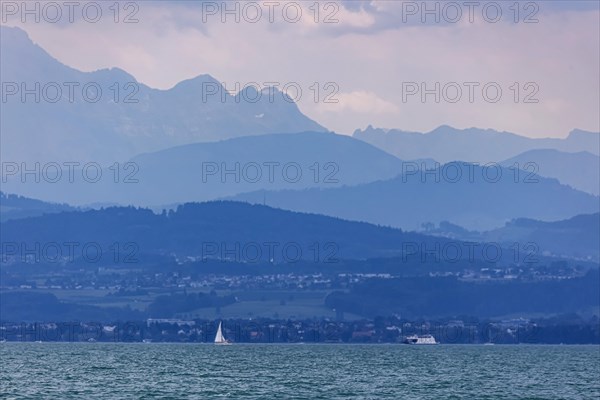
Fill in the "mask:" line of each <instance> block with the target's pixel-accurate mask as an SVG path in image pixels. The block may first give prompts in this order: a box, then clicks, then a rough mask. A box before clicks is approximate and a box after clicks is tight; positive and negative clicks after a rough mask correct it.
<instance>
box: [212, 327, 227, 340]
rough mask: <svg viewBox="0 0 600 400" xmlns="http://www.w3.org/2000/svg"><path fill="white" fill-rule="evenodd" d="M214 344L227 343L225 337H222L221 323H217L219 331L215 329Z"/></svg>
mask: <svg viewBox="0 0 600 400" xmlns="http://www.w3.org/2000/svg"><path fill="white" fill-rule="evenodd" d="M215 343H227V340H225V337H224V336H223V331H222V330H221V322H219V329H217V334H216V335H215Z"/></svg>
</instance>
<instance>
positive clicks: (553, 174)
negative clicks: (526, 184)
mask: <svg viewBox="0 0 600 400" xmlns="http://www.w3.org/2000/svg"><path fill="white" fill-rule="evenodd" d="M592 151H593V149H592ZM501 165H504V166H506V167H518V168H521V169H525V170H527V171H531V172H536V173H537V174H538V175H541V176H545V177H549V178H556V179H558V180H559V181H560V182H561V183H564V184H565V185H569V186H571V187H573V188H575V189H578V190H581V191H584V192H587V193H591V194H594V195H596V196H598V195H600V157H599V156H597V155H595V154H592V153H589V152H587V151H581V152H578V153H565V152H562V151H558V150H548V149H539V150H530V151H526V152H525V153H522V154H519V155H518V156H516V157H513V158H510V159H508V160H506V161H503V162H502V163H501Z"/></svg>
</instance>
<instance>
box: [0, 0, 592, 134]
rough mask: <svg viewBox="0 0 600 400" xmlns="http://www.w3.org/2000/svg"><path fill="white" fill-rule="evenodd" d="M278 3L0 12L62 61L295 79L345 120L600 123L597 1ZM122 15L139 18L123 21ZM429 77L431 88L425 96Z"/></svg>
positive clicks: (305, 99)
mask: <svg viewBox="0 0 600 400" xmlns="http://www.w3.org/2000/svg"><path fill="white" fill-rule="evenodd" d="M9 3H10V4H9ZM31 3H35V2H30V4H31ZM57 3H58V4H62V3H63V2H62V1H58V2H57ZM129 3H132V2H129ZM277 3H279V5H274V4H273V5H270V3H269V2H266V1H258V2H254V3H252V4H251V5H245V4H244V3H243V2H240V3H239V4H238V5H237V7H238V9H239V22H236V21H235V19H236V15H235V13H234V14H225V15H221V13H222V11H224V10H223V3H222V2H221V1H219V2H206V4H204V5H202V4H201V2H195V1H170V2H169V1H138V2H136V3H135V6H134V5H132V4H128V2H122V3H121V5H120V12H119V15H118V17H117V19H118V21H119V22H118V23H115V21H114V18H115V15H114V8H113V9H109V7H110V5H111V4H114V2H113V1H108V2H105V3H103V14H102V18H100V19H99V21H98V22H96V23H92V22H90V21H91V20H93V19H94V14H93V11H94V9H93V8H89V9H87V11H88V15H87V17H88V18H87V20H86V18H82V6H80V7H79V8H77V9H75V10H74V16H75V18H74V19H75V21H74V22H73V23H70V22H69V20H68V14H67V13H68V11H69V10H68V9H67V8H65V7H64V6H61V7H62V12H63V15H62V18H61V19H60V20H59V21H58V22H57V23H51V22H48V21H45V19H46V20H52V19H53V18H54V15H55V14H54V10H53V9H51V8H48V9H45V12H46V15H44V14H41V20H40V22H39V23H37V22H35V21H34V20H33V17H31V16H24V15H23V10H17V11H15V10H14V5H15V4H16V5H17V6H18V7H20V4H21V2H20V1H19V2H7V1H2V9H3V15H2V23H4V24H6V25H10V26H20V27H22V28H23V29H25V30H26V31H27V32H28V34H29V35H30V37H31V38H32V40H33V41H34V42H36V43H38V44H39V45H40V46H42V47H43V48H44V49H46V50H47V51H48V52H49V53H50V54H51V55H53V56H54V57H56V58H57V59H59V60H60V61H62V62H63V63H65V64H67V65H69V66H72V67H74V68H77V69H81V70H84V71H92V70H96V69H100V68H107V67H120V68H122V69H124V70H126V71H128V72H129V73H131V74H132V75H134V76H135V77H136V79H137V80H139V81H141V82H143V83H145V84H147V85H149V86H151V87H155V88H160V89H167V88H170V87H172V86H173V85H175V84H176V83H177V82H180V81H182V80H185V79H189V78H193V77H195V76H197V75H200V74H210V75H212V76H213V77H215V78H216V79H218V80H219V81H221V82H223V83H224V84H225V85H226V86H227V87H228V88H231V89H234V88H235V85H236V82H237V83H239V84H240V85H241V86H244V85H246V84H250V83H251V82H257V83H259V84H264V83H267V82H279V83H280V86H284V85H286V84H288V87H289V88H290V90H292V91H293V92H292V93H291V94H292V95H293V96H296V93H297V92H296V91H295V90H294V87H296V88H298V87H299V88H300V89H301V90H302V96H301V97H300V99H299V106H300V108H301V110H302V111H303V112H304V113H305V114H307V115H308V116H309V117H311V118H313V119H314V120H316V121H317V122H319V123H320V124H322V125H324V126H326V127H327V128H329V129H331V130H334V131H336V132H340V133H348V134H351V133H352V132H353V131H354V130H355V129H357V128H365V127H366V126H367V125H369V124H371V125H373V126H375V127H382V128H397V129H403V130H410V131H429V130H432V129H433V128H435V127H437V126H439V125H442V124H447V125H452V126H455V127H458V128H468V127H473V126H476V127H482V128H493V129H497V130H506V131H511V132H515V133H519V134H522V135H526V136H531V137H546V136H551V137H564V136H566V135H567V133H568V132H569V131H571V130H572V129H574V128H580V129H586V130H593V131H598V130H600V121H599V118H600V117H599V112H598V110H599V109H600V100H599V97H600V81H599V79H600V78H599V75H600V74H599V70H600V12H599V10H598V2H597V1H585V2H544V1H541V2H521V3H520V5H519V7H514V6H513V3H514V2H513V1H510V2H505V3H503V7H502V9H501V12H502V15H501V16H500V15H498V14H497V12H498V10H497V7H496V4H498V3H493V2H464V1H459V2H452V3H450V4H448V3H447V2H445V3H436V2H429V3H428V5H427V8H428V9H430V10H435V8H436V7H437V9H438V10H439V13H437V14H438V15H436V13H435V12H434V13H433V14H424V13H423V9H422V6H421V5H422V2H420V1H419V2H402V1H352V2H336V3H333V2H331V3H328V2H321V3H320V4H318V5H317V6H315V3H314V2H313V1H302V2H300V1H296V2H286V1H281V0H280V1H278V2H277ZM286 3H293V4H288V5H286ZM256 4H258V5H259V6H260V7H261V9H262V16H261V17H260V18H259V17H258V15H257V13H256V11H257V9H256V7H255V5H256ZM284 5H285V11H284ZM297 5H301V7H302V8H301V9H302V15H301V17H299V18H296V15H297V11H298V7H297ZM43 6H44V5H43V4H42V5H41V6H40V7H43ZM31 7H35V6H31ZM228 7H229V9H233V8H234V7H235V5H234V4H229V5H228ZM317 9H318V11H319V12H318V15H317V14H316V12H315V11H316V10H317ZM517 9H518V14H517V12H516V10H517ZM270 11H271V12H272V13H271V15H272V18H273V22H270V21H269V19H270V15H269V14H270ZM40 12H41V13H43V12H44V9H40ZM15 13H16V14H15ZM459 13H460V14H461V15H459ZM128 15H130V16H131V17H130V20H131V21H133V20H138V22H134V23H125V22H124V19H126V18H127V16H128ZM22 17H27V18H28V20H27V21H26V22H25V23H23V22H22V21H21V20H20V19H21V18H22ZM45 17H46V18H45ZM436 17H437V18H439V22H438V21H435V19H436ZM222 18H225V19H226V20H225V22H222ZM423 18H426V20H425V22H423V21H422V19H423ZM296 19H297V22H293V21H295V20H296ZM315 19H317V21H316V22H315ZM253 20H254V21H257V22H254V23H253V22H252V21H253ZM325 20H327V21H329V23H325ZM496 20H497V21H496ZM515 20H516V21H518V22H515ZM494 21H496V22H494ZM526 21H527V22H528V23H526ZM536 21H537V22H536ZM436 82H439V90H438V91H437V92H438V94H439V97H440V98H439V103H436V102H435V100H436V99H435V97H436V94H435V93H433V92H436ZM515 82H516V83H517V86H514V84H515ZM315 83H317V86H318V87H319V92H318V94H317V92H316V86H314V84H315ZM328 83H329V85H328ZM423 85H425V87H426V88H428V89H430V90H431V91H432V93H430V94H428V95H426V96H425V99H424V100H425V101H424V102H423V99H422V97H421V89H422V88H423ZM484 86H485V88H486V90H485V93H484V90H483V88H484ZM517 87H518V90H517ZM457 88H460V90H461V91H462V94H461V97H458V95H459V92H458V91H457ZM498 88H500V89H501V90H502V95H501V96H498V94H497V92H496V91H497V89H498ZM315 95H318V98H317V99H315ZM328 95H329V96H328ZM470 96H472V99H470V98H469V97H470ZM485 96H487V99H486V97H485ZM515 96H516V98H515ZM326 99H329V100H333V101H336V100H337V103H328V102H326V101H325V100H326ZM315 100H317V101H315ZM470 100H472V102H471V101H470ZM495 100H498V101H497V102H494V101H495ZM515 100H516V102H515ZM536 100H537V102H534V103H531V102H526V101H536ZM452 101H454V102H452Z"/></svg>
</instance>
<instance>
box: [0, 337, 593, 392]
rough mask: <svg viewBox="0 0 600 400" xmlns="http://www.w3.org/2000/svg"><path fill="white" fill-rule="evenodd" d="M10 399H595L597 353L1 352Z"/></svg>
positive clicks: (559, 349)
mask: <svg viewBox="0 0 600 400" xmlns="http://www.w3.org/2000/svg"><path fill="white" fill-rule="evenodd" d="M0 365H1V366H0V385H1V389H0V397H1V398H12V399H25V398H31V399H40V398H48V399H75V398H78V399H79V398H83V399H91V398H106V399H125V398H139V399H179V398H181V399H210V398H222V399H598V398H600V347H599V346H524V345H518V346H457V345H448V346H447V345H440V346H407V345H341V344H340V345H337V344H335V345H333V344H332V345H327V344H324V345H320V344H310V345H255V344H250V345H243V344H239V345H238V344H235V345H232V346H214V345H207V344H158V343H157V344H154V343H152V344H142V343H139V344H121V343H115V344H105V343H10V342H9V343H2V344H0Z"/></svg>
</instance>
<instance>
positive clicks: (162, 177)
mask: <svg viewBox="0 0 600 400" xmlns="http://www.w3.org/2000/svg"><path fill="white" fill-rule="evenodd" d="M402 165H403V163H402V161H401V160H399V159H397V158H396V157H394V156H392V155H390V154H388V153H386V152H384V151H382V150H379V149H377V148H375V147H373V146H371V145H369V144H367V143H364V142H362V141H360V140H356V139H353V138H351V137H349V136H344V135H336V134H333V133H323V132H304V133H298V134H286V135H277V134H275V135H260V136H246V137H240V138H234V139H229V140H223V141H219V142H211V143H195V144H188V145H183V146H178V147H173V148H170V149H166V150H161V151H158V152H155V153H146V154H142V155H139V156H137V157H134V158H132V159H131V161H130V164H127V163H123V164H119V166H118V168H117V169H118V172H119V175H118V176H117V175H116V172H117V171H115V169H114V168H112V169H111V168H108V169H105V170H104V171H102V178H101V179H99V180H98V181H97V182H94V183H91V181H92V179H88V180H86V178H84V177H83V175H82V172H81V170H77V171H76V173H75V178H74V180H73V183H71V182H70V181H69V179H68V177H69V171H68V170H65V171H63V174H62V176H63V178H62V179H60V180H59V181H58V182H53V181H52V180H51V179H40V180H39V182H35V179H34V177H32V176H28V177H25V178H26V179H25V180H26V183H23V182H22V179H21V178H22V176H21V174H20V173H17V174H15V175H14V176H11V177H9V178H10V179H8V180H7V182H6V183H4V184H3V187H4V190H5V191H7V192H11V193H19V194H21V195H26V196H28V197H33V198H39V199H43V200H46V201H52V202H66V203H69V204H72V205H83V204H92V203H96V202H104V203H118V204H124V205H129V204H133V205H139V206H159V205H165V204H174V203H183V202H192V201H206V200H214V199H217V198H220V197H226V196H233V195H236V194H239V193H244V192H251V191H256V190H280V189H304V188H309V187H322V188H327V187H339V186H344V185H346V186H352V185H357V184H361V183H368V182H373V181H377V180H380V179H391V178H393V177H395V176H397V175H399V174H400V173H402ZM90 175H95V172H94V171H92V172H90ZM86 177H87V175H86ZM115 178H117V179H115Z"/></svg>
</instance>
